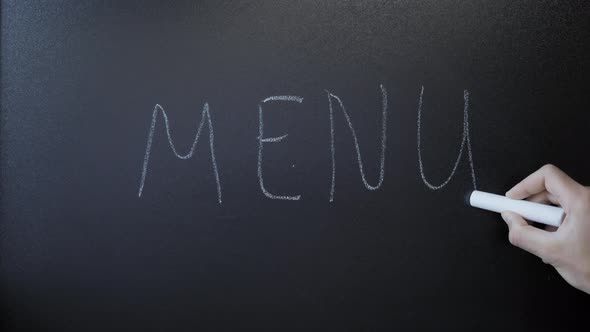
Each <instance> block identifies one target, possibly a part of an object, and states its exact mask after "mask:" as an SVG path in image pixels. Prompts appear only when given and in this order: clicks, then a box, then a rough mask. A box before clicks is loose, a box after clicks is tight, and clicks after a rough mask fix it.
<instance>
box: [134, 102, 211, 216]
mask: <svg viewBox="0 0 590 332" xmlns="http://www.w3.org/2000/svg"><path fill="white" fill-rule="evenodd" d="M160 112H161V113H162V117H163V118H164V125H165V126H166V135H167V136H168V143H169V144H170V148H171V149H172V152H174V155H175V156H176V157H177V158H179V159H189V158H191V157H192V156H193V153H194V152H195V147H196V146H197V142H198V141H199V137H200V136H201V131H202V130H203V124H204V123H205V118H206V119H207V125H208V127H209V151H210V152H211V164H212V166H213V174H214V175H215V182H216V184H217V200H218V201H219V204H221V183H220V181H219V171H218V170H217V162H216V161H215V146H214V138H215V135H214V133H213V125H212V124H211V114H210V113H209V104H208V103H205V105H204V106H203V112H202V113H201V122H200V123H199V127H198V129H197V134H196V135H195V139H194V141H193V145H192V146H191V148H190V150H189V151H188V153H187V154H185V155H181V154H179V153H178V152H177V151H176V147H175V146H174V142H173V141H172V136H171V135H170V124H169V123H168V116H167V115H166V111H164V108H162V106H160V105H159V104H156V106H155V107H154V112H153V113H152V124H151V126H150V132H149V134H148V139H147V145H146V147H145V156H144V158H143V167H142V170H141V180H140V182H139V192H138V194H137V196H138V197H141V194H142V193H143V187H144V185H145V178H146V175H147V170H148V163H149V161H150V153H151V148H152V141H153V140H154V131H155V130H156V122H157V119H158V113H160Z"/></svg>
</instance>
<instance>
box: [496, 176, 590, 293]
mask: <svg viewBox="0 0 590 332" xmlns="http://www.w3.org/2000/svg"><path fill="white" fill-rule="evenodd" d="M506 196H507V197H509V198H512V199H527V200H529V201H533V202H538V203H553V204H555V205H560V206H561V207H562V208H563V209H564V210H565V213H566V217H565V219H564V220H563V223H562V224H561V226H559V228H557V229H556V228H555V227H552V226H546V227H545V230H542V229H539V228H536V227H534V226H531V225H529V224H528V223H527V222H526V221H525V220H524V219H523V218H522V217H521V216H519V215H518V214H516V213H514V212H510V211H505V212H503V213H502V218H503V219H504V221H505V222H506V224H507V225H508V229H509V233H508V239H509V240H510V243H512V244H513V245H515V246H517V247H520V248H522V249H524V250H526V251H528V252H530V253H532V254H533V255H536V256H538V257H540V258H541V259H542V260H543V262H545V263H547V264H551V265H552V266H553V267H554V268H555V269H556V270H557V272H558V273H559V274H560V275H561V276H562V277H563V279H565V281H567V282H568V283H569V284H570V285H572V286H574V287H576V288H578V289H580V290H582V291H584V292H586V293H589V294H590V189H588V188H586V187H584V186H582V185H581V184H579V183H577V182H576V181H574V180H573V179H572V178H570V177H569V176H568V175H567V174H565V173H564V172H563V171H561V170H560V169H559V168H557V167H555V166H553V165H545V166H543V167H541V168H540V169H539V170H538V171H536V172H534V173H533V174H531V175H529V176H528V177H527V178H525V179H524V180H522V181H521V182H520V183H518V184H517V185H516V186H514V187H513V188H512V189H510V190H509V191H508V192H507V193H506Z"/></svg>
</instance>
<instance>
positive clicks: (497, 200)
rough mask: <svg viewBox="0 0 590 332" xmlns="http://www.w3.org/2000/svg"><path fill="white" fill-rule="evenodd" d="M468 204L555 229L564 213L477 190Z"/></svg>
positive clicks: (558, 209) (557, 208)
mask: <svg viewBox="0 0 590 332" xmlns="http://www.w3.org/2000/svg"><path fill="white" fill-rule="evenodd" d="M469 204H470V205H471V206H473V207H476V208H480V209H484V210H489V211H493V212H498V213H500V212H503V211H512V212H514V213H517V214H519V215H521V216H522V217H523V218H524V219H527V220H530V221H536V222H540V223H542V224H546V225H551V226H556V227H557V226H559V225H561V222H562V221H563V218H565V211H563V209H562V208H560V207H556V206H551V205H545V204H540V203H533V202H529V201H523V200H517V199H510V198H508V197H505V196H500V195H496V194H490V193H486V192H483V191H478V190H474V191H473V192H472V193H471V195H470V196H469Z"/></svg>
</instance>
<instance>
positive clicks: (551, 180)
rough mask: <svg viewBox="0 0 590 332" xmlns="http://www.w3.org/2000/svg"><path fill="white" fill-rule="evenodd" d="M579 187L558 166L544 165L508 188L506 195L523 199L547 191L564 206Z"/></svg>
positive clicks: (573, 197)
mask: <svg viewBox="0 0 590 332" xmlns="http://www.w3.org/2000/svg"><path fill="white" fill-rule="evenodd" d="M580 188H582V186H581V185H580V184H578V183H577V182H576V181H574V180H573V179H572V178H570V177H569V176H567V174H565V173H564V172H563V171H561V170H560V169H559V168H557V167H555V166H553V165H545V166H543V167H541V168H540V169H539V170H538V171H536V172H534V173H533V174H531V175H529V176H527V177H526V178H525V179H524V180H522V181H521V182H520V183H518V184H517V185H516V186H514V187H513V188H512V189H510V190H509V191H508V192H507V193H506V196H507V197H510V198H513V199H523V198H526V197H529V196H531V195H534V194H538V193H542V192H543V191H547V192H549V193H550V194H551V195H553V198H554V199H555V201H556V202H558V203H559V204H560V205H562V206H564V207H566V205H567V204H568V202H570V201H572V200H573V199H575V197H576V195H577V194H578V192H579V189H580Z"/></svg>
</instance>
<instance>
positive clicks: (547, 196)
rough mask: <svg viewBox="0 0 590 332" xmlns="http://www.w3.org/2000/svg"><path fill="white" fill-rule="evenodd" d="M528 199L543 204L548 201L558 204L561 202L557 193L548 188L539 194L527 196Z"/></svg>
mask: <svg viewBox="0 0 590 332" xmlns="http://www.w3.org/2000/svg"><path fill="white" fill-rule="evenodd" d="M527 201H529V202H535V203H541V204H548V203H552V204H556V205H558V204H559V202H558V201H557V198H556V197H555V195H553V194H551V193H549V192H548V191H547V190H545V191H542V192H540V193H537V194H534V195H532V196H529V197H528V198H527Z"/></svg>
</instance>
